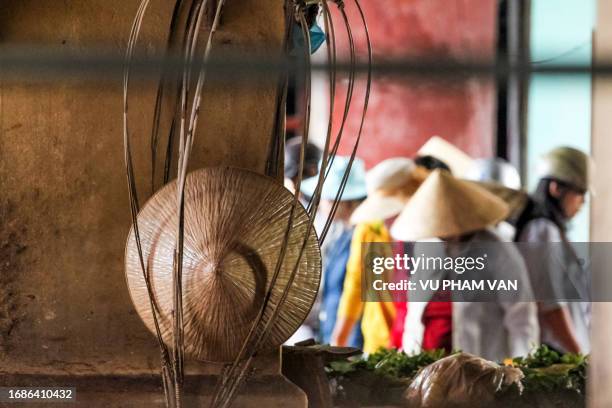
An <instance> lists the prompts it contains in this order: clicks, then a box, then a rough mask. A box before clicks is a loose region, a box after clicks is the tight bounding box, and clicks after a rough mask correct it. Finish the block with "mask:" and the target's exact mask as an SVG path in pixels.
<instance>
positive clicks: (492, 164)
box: [464, 157, 522, 190]
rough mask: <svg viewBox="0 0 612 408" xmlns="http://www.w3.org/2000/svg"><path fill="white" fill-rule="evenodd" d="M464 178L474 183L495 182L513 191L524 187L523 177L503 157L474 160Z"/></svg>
mask: <svg viewBox="0 0 612 408" xmlns="http://www.w3.org/2000/svg"><path fill="white" fill-rule="evenodd" d="M464 177H465V178H466V179H468V180H474V181H482V182H495V183H498V184H500V185H502V186H505V187H508V188H511V189H513V190H520V189H521V187H522V183H521V176H520V174H519V172H518V170H517V169H516V167H514V166H513V165H512V164H511V163H510V162H508V161H507V160H505V159H502V158H501V157H495V158H481V159H476V160H474V163H473V165H472V167H470V169H469V170H468V172H467V174H466V175H465V176H464Z"/></svg>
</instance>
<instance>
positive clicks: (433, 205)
mask: <svg viewBox="0 0 612 408" xmlns="http://www.w3.org/2000/svg"><path fill="white" fill-rule="evenodd" d="M508 212H509V207H508V205H507V204H506V203H505V202H504V201H503V200H501V199H499V198H498V197H496V196H495V195H493V194H492V193H489V192H488V191H487V190H485V189H483V188H481V187H478V186H477V185H475V184H473V183H471V182H468V181H464V180H459V179H456V178H454V177H453V176H452V175H450V174H449V173H448V172H445V171H441V170H436V171H434V172H433V173H432V174H431V175H430V176H429V177H428V178H427V180H425V182H424V183H423V185H422V186H421V187H420V188H419V190H417V192H416V193H415V194H414V196H413V197H412V198H411V200H410V201H409V202H408V204H407V205H406V207H405V208H404V210H403V211H402V213H401V214H400V215H399V217H398V218H397V220H396V221H395V222H394V223H393V226H392V228H391V233H392V235H393V237H394V238H395V239H400V240H404V241H417V240H424V239H429V238H438V239H440V240H442V241H443V244H441V245H436V244H432V243H420V244H417V245H419V246H420V247H419V249H415V253H420V251H421V250H425V249H428V250H429V251H430V253H429V255H431V252H433V253H434V254H436V255H438V256H439V255H440V252H443V253H444V254H445V255H446V256H451V257H453V258H459V255H460V256H461V257H464V258H468V257H475V254H474V253H473V251H476V250H477V249H478V246H479V245H483V244H484V245H487V248H489V249H490V250H489V252H490V253H487V255H488V258H487V265H489V266H490V265H494V266H498V267H493V268H491V267H488V268H485V269H484V270H482V271H479V272H478V274H477V275H472V276H474V277H475V278H474V279H483V280H484V279H485V278H492V279H513V280H516V281H517V282H518V283H519V284H520V286H519V287H520V288H521V294H522V298H529V297H530V296H531V295H532V293H531V284H530V281H529V277H528V274H527V270H526V268H525V265H524V261H523V259H522V257H521V255H520V253H519V252H518V250H517V249H516V248H514V247H513V246H512V245H509V244H504V243H503V242H502V240H501V239H500V238H499V237H498V236H497V235H496V234H495V233H494V232H493V231H492V230H491V229H490V227H491V226H494V225H496V224H497V223H498V222H499V221H501V220H503V219H504V218H505V217H506V216H507V214H508ZM427 273H428V275H427V277H428V278H429V279H433V278H434V277H435V278H437V279H438V280H441V279H443V278H445V277H448V274H450V273H454V272H453V271H438V270H435V271H429V270H428V271H427ZM417 276H418V275H417ZM469 294H470V295H471V294H472V293H471V292H469ZM422 295H423V296H421V298H419V302H415V303H416V304H415V305H414V308H415V309H416V308H420V309H421V310H422V311H424V309H425V307H426V305H427V301H429V300H433V301H435V298H433V296H434V292H433V291H429V292H426V291H425V292H424V293H422ZM498 296H500V295H498V294H497V293H496V294H495V298H494V299H487V300H488V302H480V301H461V302H453V305H452V340H453V341H452V343H453V348H455V349H461V350H463V351H465V352H468V353H472V354H475V355H478V356H481V357H483V358H486V359H489V360H492V361H502V360H503V359H504V358H507V357H513V356H520V355H526V354H527V353H528V352H529V350H530V348H531V347H532V346H533V345H535V344H537V342H538V339H539V331H538V322H537V315H536V310H537V309H536V305H535V303H533V302H523V301H508V300H504V299H501V298H499V297H498ZM462 300H464V299H462ZM475 300H478V299H475ZM410 308H411V309H412V308H413V303H410ZM409 310H410V309H409ZM417 312H418V311H417ZM415 316H416V319H415ZM421 316H422V313H409V314H408V317H411V319H410V320H409V319H408V317H407V321H406V328H407V329H408V327H410V326H409V325H411V324H414V322H415V321H418V320H420V319H421ZM411 329H412V327H411ZM410 336H412V337H410ZM404 337H405V340H404V344H403V346H404V348H405V349H407V350H408V351H416V350H415V349H417V347H418V346H419V345H418V344H417V345H414V344H410V343H411V341H412V342H414V333H409V332H408V330H406V331H405V336H404ZM406 337H408V338H406Z"/></svg>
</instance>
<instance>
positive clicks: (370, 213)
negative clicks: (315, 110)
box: [332, 158, 425, 353]
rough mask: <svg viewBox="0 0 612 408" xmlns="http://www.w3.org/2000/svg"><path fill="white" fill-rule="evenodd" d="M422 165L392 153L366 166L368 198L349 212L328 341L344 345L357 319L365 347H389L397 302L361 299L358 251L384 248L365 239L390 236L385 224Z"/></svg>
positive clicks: (406, 195) (417, 179)
mask: <svg viewBox="0 0 612 408" xmlns="http://www.w3.org/2000/svg"><path fill="white" fill-rule="evenodd" d="M422 171H423V170H418V169H417V167H416V166H415V165H414V162H413V161H412V160H410V159H407V158H392V159H388V160H384V161H383V162H381V163H379V164H378V165H376V166H375V167H374V168H372V169H371V170H370V171H369V172H368V174H367V176H366V185H367V189H368V198H367V199H366V200H365V201H364V202H363V203H362V204H361V205H360V206H359V207H358V208H357V209H356V210H355V212H354V213H353V216H352V217H351V222H352V223H354V224H356V225H357V226H356V227H355V232H354V234H353V239H352V242H351V250H350V257H349V260H348V264H347V272H346V277H345V279H344V291H343V293H342V298H341V300H340V305H339V308H338V319H337V321H336V325H335V327H334V331H333V336H332V344H335V345H339V346H344V345H346V344H347V340H348V334H349V333H350V332H351V330H353V328H354V327H355V325H356V324H358V322H359V320H360V319H361V321H362V322H361V330H362V332H363V337H364V347H363V349H364V351H365V352H366V353H373V352H375V351H376V350H377V349H379V348H380V347H389V345H390V343H391V330H392V326H393V322H394V320H395V317H396V316H395V307H394V304H393V302H390V301H389V302H366V303H364V302H362V294H361V282H362V273H363V270H362V255H363V254H364V253H370V251H372V252H374V251H379V250H383V251H384V249H382V248H380V247H378V246H370V245H368V244H369V243H374V242H391V238H390V236H389V232H388V230H387V226H388V225H390V222H391V221H392V220H393V219H394V218H395V217H396V216H397V214H399V213H400V211H401V210H402V208H403V207H404V205H405V204H406V202H407V201H408V199H409V198H410V196H411V195H412V194H413V193H414V191H416V189H417V188H418V186H419V185H420V182H421V180H422V179H423V178H424V177H425V176H424V175H422V173H419V172H422ZM419 174H421V175H419ZM386 224H387V225H386ZM388 249H389V250H390V248H388Z"/></svg>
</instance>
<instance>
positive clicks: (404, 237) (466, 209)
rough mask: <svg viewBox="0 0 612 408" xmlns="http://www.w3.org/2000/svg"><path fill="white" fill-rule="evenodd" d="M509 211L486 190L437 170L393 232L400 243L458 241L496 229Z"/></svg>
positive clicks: (396, 221)
mask: <svg viewBox="0 0 612 408" xmlns="http://www.w3.org/2000/svg"><path fill="white" fill-rule="evenodd" d="M509 211H510V209H509V207H508V205H507V204H506V203H505V202H504V201H503V200H502V199H500V198H499V197H497V196H495V195H494V194H492V193H490V192H488V191H487V190H485V189H484V188H482V187H479V186H478V185H476V184H474V183H472V182H468V181H465V180H460V179H457V178H455V177H453V176H452V175H451V174H449V173H448V172H446V171H441V170H435V171H434V172H432V173H431V175H430V176H429V177H428V178H427V179H426V180H425V181H424V182H423V184H422V185H421V187H420V188H419V189H418V190H417V192H416V193H415V194H414V195H413V196H412V198H411V199H410V201H408V204H406V206H405V207H404V209H403V210H402V212H401V213H400V215H399V216H398V217H397V219H396V220H395V222H394V223H393V225H392V226H391V231H390V232H391V235H392V237H393V238H394V239H396V240H399V241H417V240H420V239H424V238H434V237H435V238H441V239H444V238H450V237H457V236H461V235H464V234H467V233H470V232H476V231H479V230H482V229H485V228H487V227H490V226H493V225H495V224H497V223H499V222H500V221H502V220H504V219H505V218H506V217H507V216H508V214H509Z"/></svg>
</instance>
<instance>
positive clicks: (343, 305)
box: [338, 222, 395, 353]
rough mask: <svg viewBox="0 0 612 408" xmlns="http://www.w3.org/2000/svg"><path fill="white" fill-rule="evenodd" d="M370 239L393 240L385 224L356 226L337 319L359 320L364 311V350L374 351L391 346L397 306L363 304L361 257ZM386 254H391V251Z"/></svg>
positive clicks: (376, 223) (382, 303)
mask: <svg viewBox="0 0 612 408" xmlns="http://www.w3.org/2000/svg"><path fill="white" fill-rule="evenodd" d="M369 242H391V236H390V234H389V231H388V230H387V228H386V227H385V225H384V223H382V222H369V223H363V224H359V225H357V227H355V232H354V233H353V239H352V241H351V253H350V255H349V260H348V262H347V264H346V276H345V277H344V289H343V291H342V297H341V298H340V305H339V306H338V318H350V319H351V320H354V321H358V320H359V318H360V317H362V313H363V318H362V320H361V331H362V333H363V340H364V345H363V351H364V352H366V353H373V352H375V351H376V350H378V349H379V348H380V347H389V345H390V340H391V326H392V325H393V320H394V319H395V307H394V306H393V303H392V302H365V303H364V302H362V301H361V279H362V271H363V267H362V256H363V253H364V252H368V248H367V245H362V244H364V243H369ZM377 248H380V247H377ZM389 250H391V248H389ZM386 256H392V254H391V253H390V254H387V255H386Z"/></svg>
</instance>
